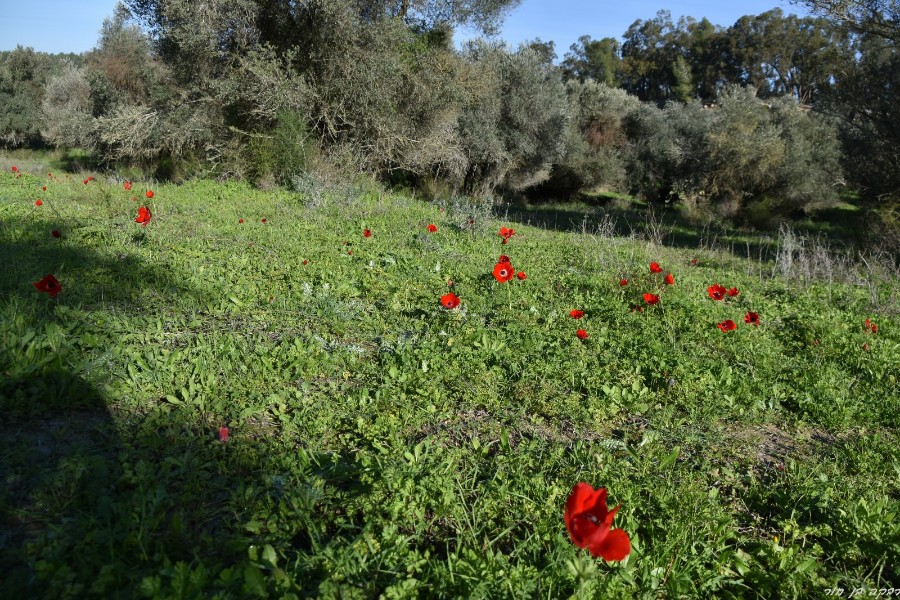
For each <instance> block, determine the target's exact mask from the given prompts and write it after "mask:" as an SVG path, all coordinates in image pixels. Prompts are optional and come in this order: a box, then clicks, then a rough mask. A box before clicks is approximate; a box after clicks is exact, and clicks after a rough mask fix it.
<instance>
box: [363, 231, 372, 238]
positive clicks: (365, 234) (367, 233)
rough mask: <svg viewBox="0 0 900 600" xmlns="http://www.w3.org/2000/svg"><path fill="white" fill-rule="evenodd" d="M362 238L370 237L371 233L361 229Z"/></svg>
mask: <svg viewBox="0 0 900 600" xmlns="http://www.w3.org/2000/svg"><path fill="white" fill-rule="evenodd" d="M363 237H372V232H371V231H369V230H368V229H363Z"/></svg>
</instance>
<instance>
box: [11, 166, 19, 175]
mask: <svg viewBox="0 0 900 600" xmlns="http://www.w3.org/2000/svg"><path fill="white" fill-rule="evenodd" d="M10 171H12V172H13V173H18V172H19V167H17V166H16V165H13V166H12V168H11V169H10Z"/></svg>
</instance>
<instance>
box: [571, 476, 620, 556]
mask: <svg viewBox="0 0 900 600" xmlns="http://www.w3.org/2000/svg"><path fill="white" fill-rule="evenodd" d="M618 511H619V507H618V506H617V507H615V508H614V509H612V510H609V509H608V508H607V506H606V488H600V489H597V490H595V489H594V488H593V486H591V485H590V484H588V483H579V484H576V485H575V487H573V488H572V493H570V494H569V498H568V499H567V500H566V510H565V512H564V513H563V519H564V520H565V522H566V529H568V530H569V537H571V538H572V543H574V544H575V545H576V546H577V547H579V548H587V549H588V550H589V551H590V553H591V556H593V557H594V558H597V557H600V558H602V559H603V560H623V559H624V558H625V557H627V556H628V555H629V554H631V540H629V539H628V534H627V533H625V532H624V531H623V530H621V529H612V522H613V518H614V517H615V516H616V513H617V512H618Z"/></svg>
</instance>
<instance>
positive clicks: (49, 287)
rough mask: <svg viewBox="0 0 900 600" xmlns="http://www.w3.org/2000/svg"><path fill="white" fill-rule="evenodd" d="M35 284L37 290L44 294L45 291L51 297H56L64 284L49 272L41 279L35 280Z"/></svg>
mask: <svg viewBox="0 0 900 600" xmlns="http://www.w3.org/2000/svg"><path fill="white" fill-rule="evenodd" d="M33 285H34V287H35V289H36V290H37V291H39V292H41V293H42V294H43V293H45V294H47V295H49V296H50V297H51V298H56V295H57V294H58V293H60V292H61V291H62V286H61V285H60V283H59V282H58V281H57V280H56V277H54V276H53V275H49V274H48V275H44V277H43V278H42V279H41V280H40V281H37V282H35V283H34V284H33Z"/></svg>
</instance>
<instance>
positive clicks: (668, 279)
mask: <svg viewBox="0 0 900 600" xmlns="http://www.w3.org/2000/svg"><path fill="white" fill-rule="evenodd" d="M663 281H664V282H665V284H666V285H675V276H674V275H672V274H671V273H666V278H665V279H663Z"/></svg>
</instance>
